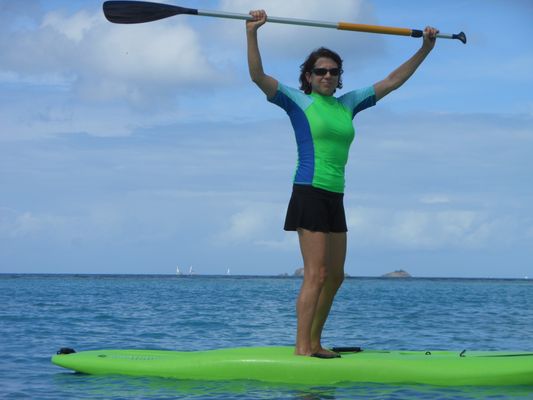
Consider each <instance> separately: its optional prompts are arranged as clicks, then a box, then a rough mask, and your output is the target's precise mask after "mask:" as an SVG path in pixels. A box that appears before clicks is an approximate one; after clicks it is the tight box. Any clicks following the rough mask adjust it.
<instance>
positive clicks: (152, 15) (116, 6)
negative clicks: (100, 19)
mask: <svg viewBox="0 0 533 400" xmlns="http://www.w3.org/2000/svg"><path fill="white" fill-rule="evenodd" d="M103 9H104V15H105V17H106V18H107V19H108V21H110V22H113V23H115V24H140V23H143V22H151V21H157V20H159V19H163V18H168V17H172V16H173V15H177V14H191V15H198V10H195V9H192V8H185V7H178V6H173V5H170V4H160V3H151V2H148V1H106V2H104V4H103Z"/></svg>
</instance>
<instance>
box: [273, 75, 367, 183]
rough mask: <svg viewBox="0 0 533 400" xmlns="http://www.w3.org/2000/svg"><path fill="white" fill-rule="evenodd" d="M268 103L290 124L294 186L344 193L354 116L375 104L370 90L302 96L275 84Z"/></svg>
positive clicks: (297, 92) (300, 92)
mask: <svg viewBox="0 0 533 400" xmlns="http://www.w3.org/2000/svg"><path fill="white" fill-rule="evenodd" d="M268 101H270V102H272V103H274V104H276V105H278V106H279V107H281V108H283V109H284V110H285V111H286V112H287V114H288V115H289V118H290V120H291V123H292V127H293V129H294V133H295V136H296V143H297V146H298V163H297V166H296V173H295V175H294V183H295V184H301V185H311V186H313V187H317V188H320V189H325V190H329V191H331V192H336V193H343V192H344V184H345V178H344V170H345V167H346V163H347V161H348V152H349V150H350V145H351V143H352V141H353V139H354V136H355V130H354V127H353V124H352V120H353V118H354V117H355V115H356V114H357V113H358V112H359V111H362V110H364V109H366V108H368V107H372V106H373V105H375V104H376V93H375V91H374V87H373V86H369V87H366V88H363V89H359V90H354V91H351V92H348V93H346V94H344V95H342V96H340V97H334V96H322V95H320V94H318V93H311V94H309V95H308V94H305V93H303V92H302V91H300V90H297V89H294V88H291V87H288V86H285V85H283V84H282V83H278V90H277V92H276V94H275V95H274V97H272V98H270V99H268Z"/></svg>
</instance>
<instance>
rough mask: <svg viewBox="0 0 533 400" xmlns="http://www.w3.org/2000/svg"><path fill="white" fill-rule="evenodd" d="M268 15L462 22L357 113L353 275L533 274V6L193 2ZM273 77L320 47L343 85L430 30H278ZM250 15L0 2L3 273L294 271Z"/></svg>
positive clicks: (276, 135)
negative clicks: (130, 19) (250, 42)
mask: <svg viewBox="0 0 533 400" xmlns="http://www.w3.org/2000/svg"><path fill="white" fill-rule="evenodd" d="M167 2H168V3H171V4H177V5H181V6H185V7H192V8H199V9H205V10H209V9H213V10H224V11H232V12H239V13H247V12H248V11H249V10H251V9H258V8H264V9H266V11H267V13H269V14H270V15H272V16H279V17H293V18H303V19H317V20H323V21H332V22H338V21H347V22H358V23H367V24H376V25H388V26H399V27H407V28H414V29H423V28H424V27H425V26H426V25H432V26H435V27H437V28H439V29H440V30H441V31H442V32H444V33H458V32H459V31H464V32H465V33H466V35H467V38H468V43H467V44H466V45H463V44H462V43H460V42H459V41H457V40H444V39H443V40H438V41H437V44H436V47H435V49H434V50H433V52H432V53H431V54H430V55H429V56H428V58H427V59H426V61H425V62H424V63H423V64H422V66H421V67H420V68H419V70H418V71H417V72H416V73H415V74H414V75H413V77H412V78H411V79H410V80H409V81H408V82H407V83H405V84H404V86H402V87H401V88H400V89H398V90H397V91H396V92H393V93H391V94H390V95H389V96H387V97H386V98H384V99H383V100H381V101H380V102H379V103H378V104H377V105H376V106H375V107H373V108H370V109H368V110H365V111H364V112H362V113H360V114H358V115H357V116H356V118H355V120H354V126H355V130H356V137H355V141H354V143H353V144H352V147H351V152H350V159H349V161H348V165H347V167H346V191H345V207H346V212H347V221H348V229H349V232H348V256H347V260H346V267H345V269H346V272H347V273H348V274H349V275H351V276H380V275H382V274H385V273H387V272H390V271H393V270H397V269H404V270H406V271H408V272H409V273H410V274H411V275H413V276H416V277H479V278H524V277H533V157H532V153H533V96H532V94H531V93H532V90H533V74H532V72H531V71H533V45H532V44H531V37H532V36H533V2H531V1H529V0H514V1H512V2H509V1H503V0H501V1H500V0H492V1H491V0H450V1H447V2H417V1H409V2H405V1H403V2H397V1H393V0H383V1H377V0H376V1H367V0H329V1H328V2H326V3H325V2H323V1H315V0H306V1H305V0H292V1H290V2H287V1H284V0H283V1H282V0H270V1H255V0H218V1H192V0H180V2H173V0H168V1H167ZM259 41H260V47H261V51H262V56H263V63H264V68H265V71H266V72H267V73H268V74H270V75H272V76H274V77H275V78H277V79H278V80H279V81H281V82H283V83H285V84H286V85H289V86H293V87H297V85H298V75H299V65H300V64H301V63H302V62H303V60H304V59H305V57H306V56H307V55H308V53H309V52H310V51H311V50H313V49H314V48H317V47H320V46H327V47H330V48H332V49H334V50H335V51H337V52H339V53H340V54H341V56H342V58H343V59H344V70H345V73H344V78H343V80H344V88H343V89H342V90H341V91H339V92H338V94H339V95H340V94H343V93H345V92H346V91H348V90H353V89H356V88H360V87H364V86H368V85H372V84H374V83H376V82H378V81H379V80H382V79H384V78H385V77H386V76H387V75H388V74H389V73H390V72H391V71H393V70H394V69H395V68H396V67H398V66H399V65H400V64H401V63H403V62H404V61H405V60H407V59H408V58H409V57H410V56H411V55H412V54H414V53H415V52H416V50H417V49H418V48H419V47H420V45H421V40H420V39H414V38H409V37H400V36H386V35H377V34H367V33H356V32H345V31H344V32H343V31H336V30H329V29H321V28H309V27H297V26H289V25H279V24H273V23H271V24H268V23H267V24H266V25H265V26H264V27H263V28H261V30H260V31H259ZM245 49H246V41H245V29H244V22H243V21H236V20H222V19H216V18H209V17H198V16H185V15H181V16H175V17H173V18H168V19H165V20H161V21H157V22H151V23H147V24H138V25H117V24H111V23H109V22H108V21H106V20H105V18H104V16H103V13H102V10H101V2H98V1H82V0H69V1H67V0H46V1H44V0H43V1H38V0H25V1H23V2H22V1H16V0H0V273H125V274H173V273H175V270H176V266H179V267H180V268H181V269H182V270H188V269H189V266H193V268H194V271H195V273H197V274H224V273H226V270H227V268H230V270H231V273H232V274H234V275H278V274H283V273H288V274H292V273H293V272H294V271H295V270H296V269H297V268H300V267H301V266H302V261H301V255H300V252H299V248H298V242H297V235H296V234H295V233H293V232H284V231H283V229H282V227H283V221H284V216H285V211H286V206H287V203H288V200H289V197H290V192H291V187H292V178H293V174H294V169H295V165H296V144H295V140H294V134H293V131H292V128H291V125H290V122H289V120H288V117H287V116H286V114H285V113H284V112H283V111H282V110H281V109H279V108H277V107H276V106H274V105H272V104H270V103H268V102H267V101H266V99H265V96H264V95H263V94H262V93H261V92H260V91H259V90H258V89H257V88H256V87H255V86H254V84H253V83H252V82H251V81H250V80H249V76H248V71H247V65H246V51H245Z"/></svg>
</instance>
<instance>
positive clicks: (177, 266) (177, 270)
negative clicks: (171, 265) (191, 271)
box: [176, 265, 181, 275]
mask: <svg viewBox="0 0 533 400" xmlns="http://www.w3.org/2000/svg"><path fill="white" fill-rule="evenodd" d="M176 275H181V272H180V267H179V265H176Z"/></svg>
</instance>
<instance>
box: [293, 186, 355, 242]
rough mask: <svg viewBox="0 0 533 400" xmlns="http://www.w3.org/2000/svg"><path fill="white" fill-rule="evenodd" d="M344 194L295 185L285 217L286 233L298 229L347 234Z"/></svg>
mask: <svg viewBox="0 0 533 400" xmlns="http://www.w3.org/2000/svg"><path fill="white" fill-rule="evenodd" d="M343 199H344V194H343V193H335V192H330V191H328V190H324V189H319V188H315V187H313V186H311V185H294V186H293V187H292V195H291V200H290V202H289V207H288V208H287V216H286V217H285V227H284V229H285V230H286V231H296V230H298V228H303V229H307V230H309V231H313V232H325V233H330V232H335V233H340V232H347V231H348V227H347V226H346V216H345V214H344V202H343Z"/></svg>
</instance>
